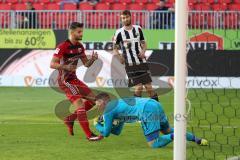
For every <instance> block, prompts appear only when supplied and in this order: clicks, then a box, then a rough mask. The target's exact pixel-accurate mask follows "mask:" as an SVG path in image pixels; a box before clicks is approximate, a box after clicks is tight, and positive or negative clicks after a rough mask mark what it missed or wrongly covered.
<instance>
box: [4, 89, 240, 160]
mask: <svg viewBox="0 0 240 160" xmlns="http://www.w3.org/2000/svg"><path fill="white" fill-rule="evenodd" d="M107 91H109V92H113V91H112V90H110V89H107ZM123 92H124V91H123ZM227 95H228V96H226V93H224V94H223V91H222V90H216V91H209V90H195V91H190V92H189V98H190V99H191V102H192V109H191V115H190V119H189V128H188V129H189V130H193V131H194V133H195V134H196V135H198V136H205V137H206V138H208V139H209V140H210V146H209V147H200V146H197V145H196V144H193V143H188V145H187V153H188V158H187V159H191V160H195V159H214V157H215V159H217V160H221V159H222V160H223V159H225V157H226V155H234V154H235V155H240V148H239V133H240V129H239V124H240V123H239V119H237V117H240V116H239V114H240V109H239V106H238V104H239V101H240V100H238V99H239V98H238V95H239V94H238V92H237V93H235V91H231V90H230V91H228V93H227ZM206 97H208V98H206ZM217 97H220V99H221V104H219V100H217ZM222 97H223V98H222ZM226 97H227V98H226ZM64 98H65V97H64V95H62V94H60V93H56V92H55V91H53V90H51V89H49V88H0V102H1V103H0V160H32V159H34V160H38V159H39V160H40V159H41V160H52V159H54V160H55V159H57V160H70V159H88V160H96V159H99V160H122V159H128V160H133V159H134V160H135V159H138V160H172V159H173V158H172V154H173V152H172V144H170V145H169V146H167V147H165V148H161V149H150V148H148V146H147V145H146V142H145V139H144V136H143V134H142V130H141V127H140V124H138V123H135V124H129V125H126V126H125V128H124V130H123V133H122V134H121V135H120V136H110V137H109V138H106V139H104V140H103V141H101V142H96V143H89V142H88V141H87V140H86V139H85V138H84V136H83V133H82V132H81V131H80V129H79V126H78V124H77V123H76V126H75V131H76V135H75V136H74V137H69V136H68V135H67V133H66V128H65V126H64V125H62V122H61V121H60V120H59V119H57V117H56V116H55V115H54V107H55V105H56V104H57V103H58V102H59V101H61V100H63V99H64ZM160 100H161V102H162V104H163V106H164V108H165V111H166V113H167V114H168V115H171V113H172V110H173V94H172V92H169V93H167V94H164V95H161V96H160ZM229 103H231V104H229ZM229 106H230V107H229ZM170 122H171V123H172V118H171V117H170ZM209 124H212V126H211V127H210V126H209ZM221 124H222V125H223V124H224V127H222V128H221ZM230 126H235V129H233V128H232V127H230ZM234 132H236V133H235V135H234ZM237 133H238V134H237ZM221 144H222V145H221ZM237 146H238V147H237ZM233 149H234V150H233ZM214 154H215V156H214Z"/></svg>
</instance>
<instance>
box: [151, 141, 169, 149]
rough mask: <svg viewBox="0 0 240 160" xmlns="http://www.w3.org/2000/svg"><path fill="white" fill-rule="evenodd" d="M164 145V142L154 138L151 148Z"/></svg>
mask: <svg viewBox="0 0 240 160" xmlns="http://www.w3.org/2000/svg"><path fill="white" fill-rule="evenodd" d="M164 146H166V144H165V143H163V142H161V141H159V140H158V139H156V140H154V142H153V143H152V145H151V148H162V147H164Z"/></svg>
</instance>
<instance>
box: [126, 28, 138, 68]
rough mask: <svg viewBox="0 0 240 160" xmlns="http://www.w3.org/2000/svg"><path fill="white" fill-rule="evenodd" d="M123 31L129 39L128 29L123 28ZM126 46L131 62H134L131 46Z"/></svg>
mask: <svg viewBox="0 0 240 160" xmlns="http://www.w3.org/2000/svg"><path fill="white" fill-rule="evenodd" d="M124 33H125V35H126V39H130V35H129V33H128V31H126V30H124ZM128 47H129V48H128V49H129V54H130V57H131V60H132V62H133V64H135V63H136V61H135V58H134V57H133V52H132V49H131V46H128Z"/></svg>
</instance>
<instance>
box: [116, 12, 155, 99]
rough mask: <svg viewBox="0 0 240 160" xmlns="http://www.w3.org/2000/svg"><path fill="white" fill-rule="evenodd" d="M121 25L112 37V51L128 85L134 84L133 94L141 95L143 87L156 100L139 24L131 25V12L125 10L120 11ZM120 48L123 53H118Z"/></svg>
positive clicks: (145, 47) (145, 46) (144, 42)
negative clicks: (125, 75)
mask: <svg viewBox="0 0 240 160" xmlns="http://www.w3.org/2000/svg"><path fill="white" fill-rule="evenodd" d="M121 20H122V23H123V27H122V28H120V29H118V30H117V31H116V33H115V35H114V38H113V45H114V46H113V48H114V49H113V51H114V53H115V54H116V55H117V57H118V58H119V60H120V62H121V63H122V64H124V63H125V70H126V73H127V76H128V86H129V87H133V86H134V88H135V89H134V90H135V91H134V96H136V97H141V96H142V91H143V87H145V89H146V91H147V93H148V95H149V96H150V97H151V98H152V99H155V100H157V101H158V95H157V94H156V93H155V92H154V90H153V87H152V84H151V82H152V78H151V73H150V70H149V67H148V64H147V61H146V58H145V52H146V49H147V45H146V41H145V39H144V36H143V32H142V29H141V27H140V26H138V25H132V22H131V12H130V11H128V10H125V11H123V12H122V13H121ZM120 48H121V49H122V52H123V54H122V55H121V54H120V53H119V51H118V50H119V49H120Z"/></svg>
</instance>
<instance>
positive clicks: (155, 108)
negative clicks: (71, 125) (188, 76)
mask: <svg viewBox="0 0 240 160" xmlns="http://www.w3.org/2000/svg"><path fill="white" fill-rule="evenodd" d="M96 107H97V108H98V109H99V111H102V113H103V123H102V122H100V121H99V119H98V121H96V120H95V123H94V125H95V127H96V129H97V130H98V131H99V132H100V133H101V134H102V135H103V136H104V137H108V136H109V135H110V134H114V135H119V134H120V133H121V131H122V129H123V126H124V123H133V122H136V121H141V125H142V128H143V132H144V135H145V137H146V140H147V143H148V145H149V146H150V147H152V148H160V147H164V146H166V145H167V144H169V143H170V142H172V141H173V139H174V133H173V128H171V127H170V126H169V123H168V119H167V116H166V115H165V113H164V110H163V108H162V106H161V104H160V103H159V102H157V101H155V100H153V99H149V98H137V97H132V98H124V99H118V100H111V99H110V97H109V95H108V94H107V93H100V94H99V95H97V96H96ZM116 121H117V122H118V123H115V122H116ZM160 132H161V133H163V135H162V136H160ZM186 137H187V140H188V141H193V142H195V143H197V144H199V145H208V141H207V140H205V139H201V138H197V137H196V136H194V135H193V134H192V133H189V132H187V134H186Z"/></svg>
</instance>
